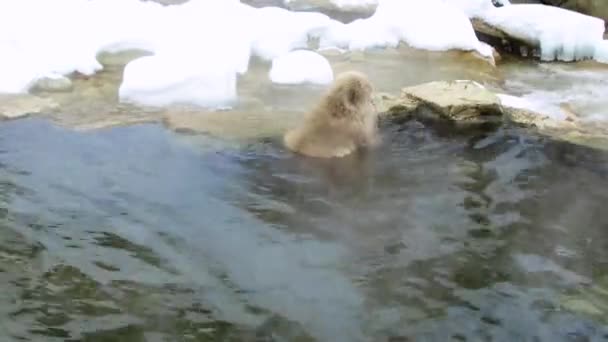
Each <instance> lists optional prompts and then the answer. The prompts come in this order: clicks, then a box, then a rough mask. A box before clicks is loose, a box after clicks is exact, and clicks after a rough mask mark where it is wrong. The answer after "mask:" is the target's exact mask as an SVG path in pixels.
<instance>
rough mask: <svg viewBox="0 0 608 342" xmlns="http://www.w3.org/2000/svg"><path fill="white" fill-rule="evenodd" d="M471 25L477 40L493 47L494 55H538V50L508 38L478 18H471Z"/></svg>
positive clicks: (510, 37) (525, 43)
mask: <svg viewBox="0 0 608 342" xmlns="http://www.w3.org/2000/svg"><path fill="white" fill-rule="evenodd" d="M471 24H473V29H474V30H475V34H476V35H477V37H478V38H479V40H480V41H482V42H484V43H487V44H489V45H490V46H492V47H494V48H495V50H494V51H496V54H498V50H500V51H505V52H509V53H513V54H516V55H520V56H522V57H532V56H539V55H540V52H539V50H538V48H537V47H536V46H534V45H533V44H530V43H529V42H526V41H524V40H521V39H518V38H516V37H512V36H509V35H508V34H507V33H505V32H504V31H502V30H501V29H499V28H496V27H494V26H492V25H490V24H488V23H486V22H485V21H483V20H481V19H479V18H472V19H471ZM498 57H499V59H500V55H498ZM495 58H496V57H495Z"/></svg>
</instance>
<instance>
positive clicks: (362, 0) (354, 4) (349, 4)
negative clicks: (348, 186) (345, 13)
mask: <svg viewBox="0 0 608 342" xmlns="http://www.w3.org/2000/svg"><path fill="white" fill-rule="evenodd" d="M330 1H331V3H332V4H334V5H335V6H336V7H338V8H342V9H355V8H366V7H370V6H375V5H378V0H330Z"/></svg>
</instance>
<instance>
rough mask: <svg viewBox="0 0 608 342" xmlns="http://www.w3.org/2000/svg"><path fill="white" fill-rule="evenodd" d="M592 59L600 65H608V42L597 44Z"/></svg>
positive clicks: (603, 41)
mask: <svg viewBox="0 0 608 342" xmlns="http://www.w3.org/2000/svg"><path fill="white" fill-rule="evenodd" d="M594 59H595V60H596V61H598V62H600V63H608V40H602V41H601V42H598V43H597V45H596V46H595V57H594Z"/></svg>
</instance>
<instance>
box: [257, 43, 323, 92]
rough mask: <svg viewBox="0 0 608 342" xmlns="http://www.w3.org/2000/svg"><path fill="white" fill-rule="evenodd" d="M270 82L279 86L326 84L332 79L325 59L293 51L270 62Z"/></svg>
mask: <svg viewBox="0 0 608 342" xmlns="http://www.w3.org/2000/svg"><path fill="white" fill-rule="evenodd" d="M269 76H270V80H271V81H272V82H274V83H279V84H300V83H313V84H328V83H331V82H332V81H333V79H334V74H333V70H332V69H331V65H330V64H329V62H328V61H327V59H326V58H325V57H323V56H321V55H320V54H318V53H316V52H312V51H307V50H298V51H293V52H290V53H288V54H285V55H283V56H280V57H277V58H275V59H274V60H273V61H272V68H271V69H270V73H269Z"/></svg>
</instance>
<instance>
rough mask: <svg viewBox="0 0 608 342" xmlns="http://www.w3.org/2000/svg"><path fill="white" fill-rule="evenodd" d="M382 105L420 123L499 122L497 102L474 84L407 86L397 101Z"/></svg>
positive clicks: (498, 105)
mask: <svg viewBox="0 0 608 342" xmlns="http://www.w3.org/2000/svg"><path fill="white" fill-rule="evenodd" d="M385 98H386V96H385ZM385 102H388V103H389V104H388V110H387V112H388V114H392V115H404V114H405V115H409V116H413V117H416V118H417V119H420V120H423V121H427V120H433V121H437V120H440V121H442V120H443V121H449V122H452V123H457V124H458V125H459V126H466V127H472V126H475V127H479V126H486V125H488V124H490V125H491V126H496V125H497V124H500V123H501V122H502V119H503V110H502V106H501V103H500V99H499V98H498V97H497V96H496V94H494V93H493V92H491V91H489V90H487V89H486V88H485V87H483V86H482V85H481V84H479V83H477V82H474V81H466V80H463V81H437V82H430V83H424V84H421V85H417V86H413V87H407V88H403V89H402V90H401V96H400V97H399V99H398V100H396V99H387V100H385ZM383 106H384V107H387V105H386V104H384V105H383ZM381 109H384V108H381Z"/></svg>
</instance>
